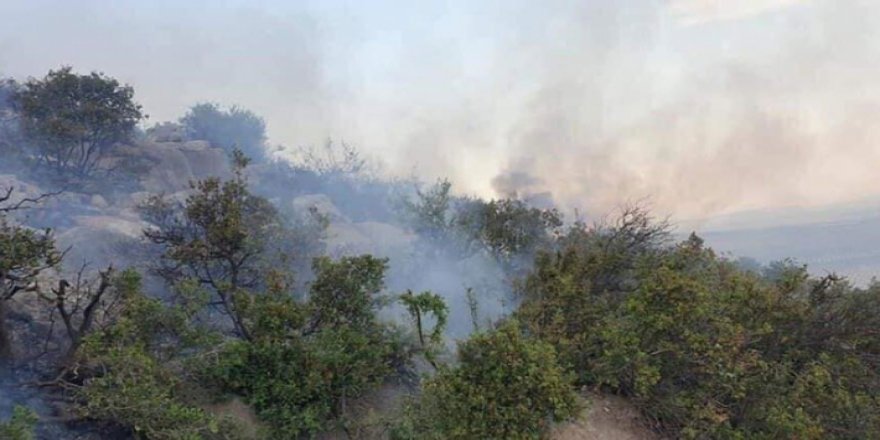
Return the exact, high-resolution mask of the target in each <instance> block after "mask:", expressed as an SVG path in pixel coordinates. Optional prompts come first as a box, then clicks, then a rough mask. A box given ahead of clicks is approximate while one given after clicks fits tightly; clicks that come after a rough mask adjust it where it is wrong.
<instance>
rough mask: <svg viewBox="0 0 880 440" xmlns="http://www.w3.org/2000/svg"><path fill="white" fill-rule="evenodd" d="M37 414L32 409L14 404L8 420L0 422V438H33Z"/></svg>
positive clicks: (11, 439)
mask: <svg viewBox="0 0 880 440" xmlns="http://www.w3.org/2000/svg"><path fill="white" fill-rule="evenodd" d="M37 420H38V419H37V415H36V414H34V412H33V411H31V410H29V409H27V408H25V407H23V406H16V407H15V408H14V409H13V411H12V417H10V418H9V420H8V421H5V422H0V438H2V439H5V440H33V439H34V438H35V437H34V432H33V431H34V426H35V425H36V424H37Z"/></svg>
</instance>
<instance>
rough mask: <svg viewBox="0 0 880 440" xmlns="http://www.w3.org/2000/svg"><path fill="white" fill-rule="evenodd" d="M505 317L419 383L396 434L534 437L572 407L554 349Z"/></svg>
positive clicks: (567, 381) (411, 436) (412, 436)
mask: <svg viewBox="0 0 880 440" xmlns="http://www.w3.org/2000/svg"><path fill="white" fill-rule="evenodd" d="M518 325H519V324H518V323H517V322H515V321H510V322H507V323H505V324H503V325H502V326H501V327H500V328H498V329H497V330H495V331H492V332H489V333H485V334H477V335H475V336H473V337H472V338H471V339H469V340H468V341H466V342H464V343H462V344H460V345H459V353H458V358H459V365H457V366H455V367H452V368H443V369H441V370H440V371H439V372H438V374H437V375H436V376H435V377H433V378H430V379H428V380H426V381H425V382H424V384H423V390H422V395H421V396H420V398H419V400H418V401H417V402H416V403H415V405H414V406H413V407H411V408H409V410H408V411H409V413H408V415H407V416H406V417H404V418H403V420H402V421H401V422H400V423H398V424H397V425H396V426H395V428H394V430H393V432H392V437H393V438H397V439H423V438H424V439H537V438H540V436H541V435H542V434H543V433H544V432H545V431H546V429H547V428H548V427H549V424H550V422H551V421H560V420H564V419H566V418H568V417H570V416H572V415H573V414H574V413H575V411H576V410H577V405H576V400H575V395H574V392H573V391H572V386H571V382H570V378H569V377H568V376H567V374H566V373H565V372H564V371H563V369H562V367H560V366H559V364H558V363H557V359H556V352H555V350H554V349H553V347H552V346H550V345H549V344H547V343H545V342H541V341H538V340H534V339H529V338H527V337H526V336H524V335H523V334H522V333H521V332H520V330H519V327H518Z"/></svg>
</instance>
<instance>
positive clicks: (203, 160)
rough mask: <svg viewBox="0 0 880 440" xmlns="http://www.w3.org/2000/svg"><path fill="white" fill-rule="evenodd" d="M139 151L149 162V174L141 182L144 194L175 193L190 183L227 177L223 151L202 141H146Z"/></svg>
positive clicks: (227, 160)
mask: <svg viewBox="0 0 880 440" xmlns="http://www.w3.org/2000/svg"><path fill="white" fill-rule="evenodd" d="M140 150H141V154H143V155H144V156H145V157H146V158H147V159H148V160H149V161H150V162H152V165H151V167H150V171H149V173H148V174H147V176H146V177H145V178H143V179H142V181H141V184H142V186H143V188H144V189H145V190H146V191H148V192H152V193H162V192H165V193H169V192H176V191H180V190H185V189H187V188H189V182H190V181H192V180H197V179H204V178H207V177H211V176H217V177H227V176H228V175H229V159H228V158H227V156H226V152H225V151H224V150H222V149H219V148H213V147H211V146H209V145H208V144H207V142H204V141H189V142H183V143H178V142H164V143H157V142H147V143H145V144H144V145H141V148H140Z"/></svg>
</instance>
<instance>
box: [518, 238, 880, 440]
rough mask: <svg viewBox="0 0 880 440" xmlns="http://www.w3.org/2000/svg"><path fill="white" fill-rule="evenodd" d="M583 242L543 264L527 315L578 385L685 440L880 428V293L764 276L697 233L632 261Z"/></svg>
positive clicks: (787, 272)
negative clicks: (600, 390) (879, 328)
mask: <svg viewBox="0 0 880 440" xmlns="http://www.w3.org/2000/svg"><path fill="white" fill-rule="evenodd" d="M578 234H581V235H580V236H579V237H577V240H575V241H572V243H573V244H571V245H569V246H567V247H566V248H565V249H563V250H561V251H560V252H558V253H553V254H549V253H547V254H543V255H541V256H540V257H539V258H538V259H537V261H536V267H535V270H534V272H533V273H532V274H531V275H530V276H529V277H528V279H527V280H526V282H525V283H524V288H523V293H524V298H523V304H522V306H521V308H520V309H519V311H518V312H517V315H518V316H519V318H520V319H521V320H523V322H524V323H526V325H527V326H528V328H529V329H530V330H531V331H532V332H534V333H535V334H536V335H538V336H539V337H540V338H542V339H543V340H546V341H548V342H550V343H551V344H553V345H554V346H555V347H556V348H557V350H558V351H559V352H560V353H562V354H563V358H564V360H565V361H566V362H568V363H570V364H571V365H572V366H573V367H574V371H575V373H576V374H577V380H578V382H579V383H580V384H582V385H591V386H601V387H605V388H607V389H610V390H613V391H615V392H618V393H621V394H623V395H626V396H629V397H631V398H632V399H633V400H634V401H635V402H636V404H637V405H639V406H640V407H641V408H642V410H643V411H644V412H645V413H646V414H647V415H648V416H649V417H650V418H651V419H654V420H657V421H658V423H659V426H660V427H661V428H662V429H664V430H666V431H667V432H666V433H667V434H669V435H670V436H673V437H680V438H768V439H769V438H873V437H876V436H877V435H878V433H880V417H878V414H880V400H878V399H877V398H876V397H875V396H877V395H878V391H880V374H878V372H880V370H878V368H877V367H878V356H877V355H878V354H880V351H878V348H880V347H878V342H877V338H876V333H875V332H874V331H873V330H871V328H876V327H873V326H876V325H877V321H878V318H877V312H880V290H878V289H876V288H872V289H868V290H858V289H853V288H852V287H850V286H849V285H848V284H846V283H845V282H843V281H842V280H839V279H838V278H836V277H833V276H829V277H826V278H823V279H811V278H809V276H808V275H807V273H806V269H805V268H803V267H800V266H793V265H791V264H783V265H777V266H775V267H774V268H773V270H771V271H768V274H772V277H770V278H764V277H762V276H760V275H758V274H757V273H756V272H754V271H748V272H744V271H742V270H741V269H739V268H738V267H737V265H736V264H735V263H733V262H729V261H727V260H725V259H723V258H719V257H717V256H716V255H715V254H714V252H712V251H711V250H710V249H707V248H705V247H704V246H703V243H702V240H700V239H699V238H698V237H696V236H691V238H690V239H688V240H686V241H684V242H682V243H680V244H679V245H677V246H674V247H667V246H662V245H660V244H654V245H651V246H647V247H644V248H642V249H641V250H639V251H638V252H631V249H632V248H631V247H609V246H600V245H597V243H603V242H604V243H607V241H606V240H607V236H606V235H604V234H605V233H604V232H602V231H597V230H593V231H580V232H578ZM616 236H620V234H616ZM611 268H617V269H616V271H617V274H616V275H614V277H613V278H611V277H609V276H608V275H609V269H611ZM597 286H601V287H600V288H597Z"/></svg>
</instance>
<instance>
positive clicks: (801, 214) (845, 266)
mask: <svg viewBox="0 0 880 440" xmlns="http://www.w3.org/2000/svg"><path fill="white" fill-rule="evenodd" d="M682 229H683V230H687V229H685V228H682ZM688 229H695V230H697V231H698V232H700V234H701V236H703V237H704V238H705V239H706V240H707V242H708V243H709V244H710V245H711V246H712V247H714V248H715V249H716V250H719V251H722V252H728V253H730V254H732V255H734V256H737V257H740V256H742V257H751V258H754V259H756V260H758V261H760V262H762V263H767V262H769V261H774V260H780V259H783V258H794V259H796V260H797V261H799V262H801V263H806V264H808V265H809V266H810V269H811V272H813V273H816V274H821V273H824V272H832V271H833V272H837V273H838V274H841V275H845V276H847V277H849V278H850V279H851V280H852V281H853V282H855V283H857V284H865V283H868V282H869V281H870V280H871V277H873V276H880V201H878V200H869V201H865V202H860V203H854V204H848V205H838V206H831V207H823V208H794V209H781V210H775V211H765V212H750V213H743V214H738V215H734V216H727V217H723V218H718V219H712V220H709V221H707V222H705V223H704V224H703V225H701V226H700V227H692V228H688Z"/></svg>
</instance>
